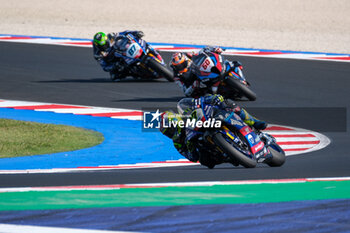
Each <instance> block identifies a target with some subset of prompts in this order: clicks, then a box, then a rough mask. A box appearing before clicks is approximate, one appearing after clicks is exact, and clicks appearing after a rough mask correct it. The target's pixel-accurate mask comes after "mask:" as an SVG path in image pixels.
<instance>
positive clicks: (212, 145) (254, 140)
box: [180, 103, 285, 168]
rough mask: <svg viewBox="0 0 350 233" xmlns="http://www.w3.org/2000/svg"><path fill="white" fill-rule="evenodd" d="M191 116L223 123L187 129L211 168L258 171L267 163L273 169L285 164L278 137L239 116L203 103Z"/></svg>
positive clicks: (189, 136) (188, 137)
mask: <svg viewBox="0 0 350 233" xmlns="http://www.w3.org/2000/svg"><path fill="white" fill-rule="evenodd" d="M180 111H181V110H180ZM191 115H192V116H195V118H196V119H197V121H198V120H199V121H205V120H208V119H211V120H212V119H215V120H216V121H221V124H220V127H210V128H203V127H202V128H196V127H193V128H191V127H189V128H187V129H186V130H187V140H195V142H196V145H197V148H196V150H198V152H199V153H201V151H205V152H206V153H205V154H206V155H208V156H210V158H209V160H208V161H212V162H209V163H208V162H207V164H205V165H206V166H208V167H209V168H213V167H214V166H215V165H216V164H220V163H231V164H233V165H235V166H238V165H242V166H244V167H246V168H254V167H255V166H256V165H257V163H266V164H267V165H269V166H271V167H279V166H282V165H283V164H284V162H285V152H284V151H283V149H282V148H281V147H280V146H279V145H278V144H277V143H276V140H275V138H274V137H273V136H271V135H269V134H267V133H263V132H258V131H254V130H253V129H252V128H251V127H250V126H248V125H247V124H246V123H244V121H242V119H241V118H240V117H239V116H238V115H237V114H236V113H234V112H227V111H224V110H218V109H217V108H216V107H213V106H211V105H205V104H203V103H202V104H201V106H200V108H198V109H196V110H195V111H194V112H193V113H192V114H191ZM203 124H204V123H203ZM214 161H215V162H214ZM201 163H202V162H201ZM202 164H203V163H202Z"/></svg>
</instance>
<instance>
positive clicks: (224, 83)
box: [192, 52, 256, 101]
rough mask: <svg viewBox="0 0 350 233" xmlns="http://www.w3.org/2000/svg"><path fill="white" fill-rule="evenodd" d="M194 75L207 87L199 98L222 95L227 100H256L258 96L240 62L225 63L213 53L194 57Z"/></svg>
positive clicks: (201, 90)
mask: <svg viewBox="0 0 350 233" xmlns="http://www.w3.org/2000/svg"><path fill="white" fill-rule="evenodd" d="M192 62H193V67H194V73H195V75H196V76H197V78H198V79H199V81H200V82H201V83H203V84H205V85H204V86H206V87H205V88H200V89H199V93H195V94H196V95H197V96H204V95H205V94H220V95H222V96H223V97H224V98H227V99H233V100H235V99H240V98H242V97H246V98H247V99H248V100H250V101H254V100H256V94H255V93H254V92H253V91H252V90H251V89H250V84H249V83H248V82H247V80H246V79H245V77H244V75H243V71H242V70H243V67H242V65H241V64H240V63H239V62H229V61H227V60H225V61H224V59H223V57H222V56H221V55H220V54H217V53H213V52H205V53H200V54H198V55H195V56H193V57H192Z"/></svg>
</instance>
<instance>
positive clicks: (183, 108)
mask: <svg viewBox="0 0 350 233" xmlns="http://www.w3.org/2000/svg"><path fill="white" fill-rule="evenodd" d="M201 102H203V103H204V104H209V105H212V106H216V107H217V108H218V109H221V110H224V111H228V112H234V113H236V114H237V115H238V116H239V117H241V119H242V120H243V121H244V122H245V123H246V124H247V125H249V126H251V127H253V128H255V129H256V130H258V131H259V130H263V129H265V128H266V127H267V124H266V122H264V121H261V120H258V119H257V118H255V117H253V116H252V115H250V114H249V113H248V112H247V111H246V110H245V109H243V108H241V107H239V106H238V105H237V104H236V103H234V102H233V101H232V100H229V99H226V100H224V98H223V97H222V96H221V95H207V96H205V97H201V98H198V99H195V98H184V99H182V100H180V101H179V103H178V112H179V113H174V112H171V111H165V112H164V113H162V115H161V118H162V119H161V126H160V131H161V133H162V134H164V135H165V136H167V137H168V138H170V139H172V141H173V144H174V146H175V148H176V149H177V150H178V152H179V153H180V154H181V155H183V156H184V157H185V158H187V159H188V160H190V161H192V162H197V161H199V162H200V163H201V164H202V165H204V166H207V167H208V168H213V167H214V166H215V165H217V164H220V163H223V162H224V161H218V160H216V161H214V160H213V159H212V156H209V155H208V154H207V152H206V150H205V149H203V148H201V147H197V145H196V141H195V140H193V139H192V138H190V137H189V132H190V131H188V130H187V129H186V128H185V127H182V128H181V127H180V126H179V125H177V126H176V127H164V125H163V124H167V125H169V124H168V122H169V121H180V120H185V118H188V117H192V118H197V119H200V118H201V117H202V116H203V115H201V114H197V112H196V110H197V109H200V106H201Z"/></svg>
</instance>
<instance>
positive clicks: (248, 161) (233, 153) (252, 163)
mask: <svg viewBox="0 0 350 233" xmlns="http://www.w3.org/2000/svg"><path fill="white" fill-rule="evenodd" d="M213 141H214V142H215V144H216V145H217V146H218V147H219V148H220V149H221V150H223V151H224V152H225V154H227V155H228V156H229V157H230V158H231V159H232V160H234V161H237V162H238V163H239V164H241V165H242V166H243V167H246V168H254V167H256V164H257V161H256V160H255V159H252V158H249V157H248V156H246V155H244V154H243V153H242V152H240V151H239V150H238V149H236V148H235V147H234V146H233V145H232V144H231V143H229V142H228V141H227V140H226V139H225V138H224V136H223V135H222V134H221V133H217V134H215V135H214V136H213Z"/></svg>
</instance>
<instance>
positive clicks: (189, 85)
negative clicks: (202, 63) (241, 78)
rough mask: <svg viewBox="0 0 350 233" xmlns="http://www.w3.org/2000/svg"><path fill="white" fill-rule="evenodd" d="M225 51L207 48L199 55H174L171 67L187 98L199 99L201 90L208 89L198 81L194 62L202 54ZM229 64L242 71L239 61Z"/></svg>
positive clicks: (218, 48) (217, 48)
mask: <svg viewBox="0 0 350 233" xmlns="http://www.w3.org/2000/svg"><path fill="white" fill-rule="evenodd" d="M222 52H223V49H222V48H220V47H212V46H207V47H204V48H203V49H201V50H200V51H199V52H198V53H192V54H191V53H181V52H180V53H175V54H173V56H172V58H171V61H170V67H171V68H172V69H173V71H174V79H175V82H176V83H177V84H178V85H179V86H180V88H181V89H182V91H183V92H184V94H185V95H186V96H187V97H193V98H197V97H199V96H201V94H200V93H201V91H200V90H201V89H203V88H207V86H206V85H205V84H204V83H202V82H200V80H198V78H197V76H196V74H195V71H194V70H195V69H194V67H193V66H194V64H193V60H194V59H196V58H197V57H198V56H199V55H200V54H203V53H216V54H221V53H222ZM225 63H229V65H230V66H231V67H240V69H242V64H241V63H240V62H238V61H233V62H231V61H227V60H226V61H225Z"/></svg>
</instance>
